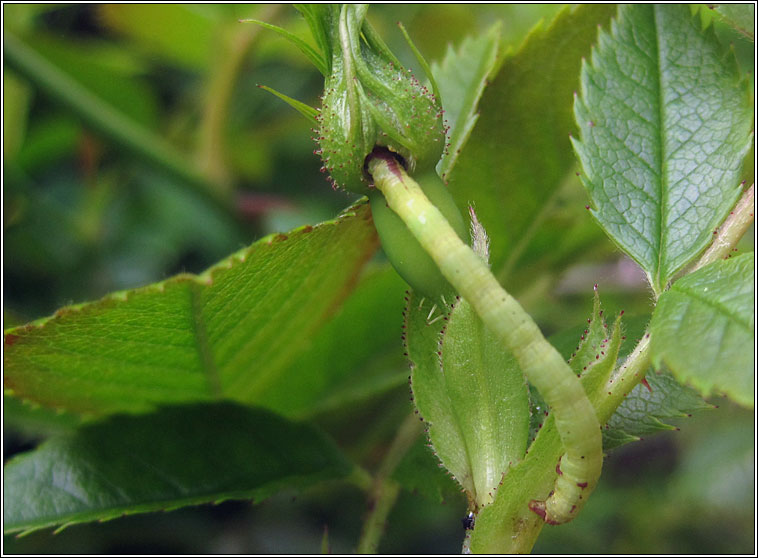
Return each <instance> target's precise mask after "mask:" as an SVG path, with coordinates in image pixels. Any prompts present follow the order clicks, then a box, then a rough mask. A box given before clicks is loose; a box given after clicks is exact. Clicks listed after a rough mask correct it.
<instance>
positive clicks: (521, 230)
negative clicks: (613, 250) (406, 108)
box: [443, 5, 615, 278]
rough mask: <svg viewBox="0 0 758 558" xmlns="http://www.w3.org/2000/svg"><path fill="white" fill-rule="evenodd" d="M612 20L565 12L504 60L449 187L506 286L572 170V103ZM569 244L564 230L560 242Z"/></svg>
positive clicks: (590, 12) (601, 12) (602, 13)
mask: <svg viewBox="0 0 758 558" xmlns="http://www.w3.org/2000/svg"><path fill="white" fill-rule="evenodd" d="M614 13H615V6H612V5H592V6H589V5H586V6H580V7H578V8H564V9H563V10H562V11H561V12H560V13H559V15H558V16H556V18H555V20H554V21H553V22H552V23H551V24H550V25H549V26H539V27H537V28H535V29H534V30H533V31H532V32H531V33H530V34H529V36H528V38H527V39H526V41H525V42H524V44H523V45H522V46H521V48H520V49H519V50H518V51H517V52H515V53H514V54H512V55H510V56H507V57H506V58H505V60H504V61H503V63H502V65H501V66H500V68H499V70H498V72H497V75H496V76H495V77H494V78H493V79H492V82H491V83H490V84H489V85H488V86H487V87H486V88H485V90H484V93H483V95H482V98H481V100H480V102H479V119H478V120H477V122H476V125H475V126H474V129H473V131H472V132H471V135H470V137H469V139H468V141H467V142H466V144H465V147H464V148H463V151H462V152H461V154H460V155H459V157H458V160H457V162H456V165H455V167H454V168H453V170H452V171H451V172H450V176H449V179H450V189H451V192H452V193H453V196H454V197H455V199H456V202H457V203H458V205H459V207H466V206H467V205H468V204H469V203H471V202H472V201H473V202H475V203H476V211H477V214H478V216H479V219H480V221H481V222H482V224H483V225H484V227H485V229H486V230H487V232H488V233H489V235H490V237H491V239H492V242H491V254H492V269H493V272H494V273H495V274H496V275H498V276H499V277H501V278H502V277H503V276H504V274H503V267H504V266H505V265H506V261H507V260H508V259H509V258H511V257H514V256H513V255H514V253H517V254H516V257H518V254H526V253H528V252H529V250H527V245H528V244H529V243H530V242H531V241H532V239H533V238H534V236H535V235H536V232H537V231H536V230H535V229H534V227H533V225H534V224H535V223H537V224H539V222H541V220H543V219H544V218H545V214H544V212H546V211H549V208H547V206H548V205H549V204H548V203H546V201H548V200H550V199H551V196H553V195H554V194H555V193H556V192H557V191H558V189H559V186H560V185H561V183H562V181H563V180H564V178H565V176H566V175H567V173H569V172H570V171H571V170H572V169H573V168H574V165H575V161H574V157H573V155H572V151H571V145H570V142H569V139H568V135H569V133H570V132H572V130H574V129H575V124H574V118H573V114H572V106H571V103H572V101H571V95H572V92H573V91H576V89H577V87H578V84H579V79H578V75H579V68H580V65H581V59H582V57H583V56H586V55H588V54H589V51H590V45H591V44H592V42H593V41H594V39H595V36H596V34H597V26H598V25H605V24H606V23H607V22H608V21H609V19H610V18H611V16H612V15H613V14H614ZM444 95H445V94H444V90H443V100H444ZM540 232H542V231H540ZM553 236H554V233H553ZM567 236H570V235H566V234H565V229H563V230H562V231H561V237H564V238H565V237H567ZM554 245H555V242H553V246H554ZM583 249H585V250H586V245H585V246H584V247H583Z"/></svg>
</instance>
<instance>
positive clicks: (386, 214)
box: [369, 173, 467, 299]
mask: <svg viewBox="0 0 758 558" xmlns="http://www.w3.org/2000/svg"><path fill="white" fill-rule="evenodd" d="M418 183H419V186H421V189H422V190H423V192H424V194H426V197H427V198H429V200H430V201H431V202H432V203H433V204H434V205H435V206H436V207H437V208H438V209H439V210H440V212H441V213H442V214H443V215H444V216H445V218H446V219H447V221H448V223H450V225H451V226H452V227H453V230H454V231H455V233H456V234H457V235H458V237H459V238H460V239H461V240H463V239H465V238H466V234H467V232H466V225H465V224H464V222H463V217H461V213H460V211H458V207H457V206H456V205H455V202H454V201H453V197H452V196H451V195H450V191H449V190H448V189H447V187H445V184H444V183H443V182H442V180H440V178H439V177H438V176H437V175H436V174H434V173H427V174H425V175H424V176H422V177H421V178H420V179H419V180H418ZM369 200H371V214H372V215H373V217H374V225H375V226H376V231H377V233H378V234H379V239H380V240H381V242H382V248H383V249H384V253H385V254H386V255H387V259H388V260H389V261H390V263H392V265H393V267H394V268H395V270H396V271H397V272H398V274H399V275H400V276H401V277H402V278H403V279H405V281H406V283H408V284H409V285H410V286H411V287H412V288H413V290H414V291H417V292H419V293H421V294H422V295H424V296H426V297H429V298H431V299H437V298H439V297H440V296H444V295H446V294H454V293H455V289H453V287H452V286H451V285H450V283H449V282H448V280H447V279H445V277H444V276H443V275H442V273H441V272H440V270H439V268H438V267H437V264H435V263H434V260H432V257H431V256H430V255H429V254H428V253H427V252H426V251H425V250H424V249H423V248H422V247H421V245H420V244H419V242H418V240H416V238H415V237H414V236H413V234H412V233H411V231H409V230H408V227H407V226H406V225H405V223H403V221H402V219H400V217H398V215H397V213H395V212H394V211H392V210H391V209H390V208H389V207H388V206H387V201H386V200H385V199H384V195H382V193H381V192H380V191H379V190H377V189H371V190H370V191H369Z"/></svg>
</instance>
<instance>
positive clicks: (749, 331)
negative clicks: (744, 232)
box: [650, 252, 755, 407]
mask: <svg viewBox="0 0 758 558" xmlns="http://www.w3.org/2000/svg"><path fill="white" fill-rule="evenodd" d="M754 270H755V259H754V254H753V253H752V252H751V253H749V254H742V255H740V256H737V257H734V258H729V259H727V260H719V261H716V262H713V263H711V264H709V265H707V266H705V267H702V268H700V269H699V270H697V271H694V272H693V273H690V274H689V275H686V276H684V277H682V278H681V279H679V280H678V281H677V282H676V283H674V284H673V285H672V287H671V289H670V290H668V291H666V292H664V293H663V294H662V295H661V297H660V299H659V301H658V305H657V306H656V308H655V312H654V313H653V320H652V321H651V323H650V334H651V336H652V339H651V351H652V357H653V363H654V365H655V366H660V365H661V364H666V366H667V367H668V368H669V369H670V370H671V372H672V373H673V374H674V376H675V377H676V378H677V379H678V380H679V381H680V382H688V383H690V384H692V385H693V386H694V387H695V388H696V389H697V390H698V391H699V392H700V393H702V394H703V395H708V394H710V393H711V392H714V391H715V392H723V393H725V394H726V395H727V396H729V397H730V398H731V399H733V400H734V401H736V402H737V403H740V404H741V405H745V406H748V407H752V406H753V404H754V399H753V397H754V389H755V360H754V353H753V348H754V347H755V271H754Z"/></svg>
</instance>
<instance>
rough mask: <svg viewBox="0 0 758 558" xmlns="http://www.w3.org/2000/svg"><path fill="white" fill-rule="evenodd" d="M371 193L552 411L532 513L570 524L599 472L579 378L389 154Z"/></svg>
mask: <svg viewBox="0 0 758 558" xmlns="http://www.w3.org/2000/svg"><path fill="white" fill-rule="evenodd" d="M368 171H369V173H370V174H371V176H372V177H373V179H374V186H375V187H376V189H377V190H378V191H380V192H381V194H382V195H383V196H384V199H385V200H386V202H387V205H388V207H389V208H390V209H391V210H392V211H393V212H394V213H396V214H397V216H398V217H399V218H400V219H401V220H402V221H403V223H405V225H406V227H407V228H408V230H409V231H410V232H411V234H412V235H413V236H414V237H415V238H416V240H417V241H418V243H419V245H420V246H421V247H422V248H423V250H424V251H425V252H426V253H428V254H429V255H430V256H431V258H432V260H433V261H434V262H435V263H436V265H437V267H438V268H439V270H440V271H441V273H442V275H443V276H444V278H445V279H446V280H447V281H448V282H449V283H450V285H452V287H453V288H454V289H455V290H456V291H457V292H458V293H459V294H460V295H461V296H462V297H463V298H465V299H466V300H467V301H468V302H469V304H471V305H472V306H473V307H474V309H475V310H476V312H477V314H478V315H479V317H480V318H481V319H482V321H483V322H484V324H485V325H486V326H487V327H489V328H490V329H491V330H492V331H493V332H494V333H495V334H496V335H497V336H498V338H499V339H501V340H502V342H503V344H504V345H505V346H506V347H507V348H508V349H509V350H510V351H511V352H512V353H513V354H514V356H515V357H516V359H517V361H518V363H519V366H520V367H521V369H522V371H523V372H524V374H525V375H526V377H527V379H528V380H529V381H530V382H531V383H532V385H534V386H535V387H536V388H537V390H538V391H539V392H540V393H541V395H542V397H543V398H544V400H545V402H546V403H547V404H548V405H549V406H550V408H551V410H552V414H553V416H554V418H555V423H556V427H557V430H558V433H559V436H560V438H561V442H562V443H563V446H564V450H565V453H564V454H563V456H562V457H561V459H560V462H559V464H558V465H557V466H556V472H557V473H558V476H557V479H556V482H555V485H554V488H553V492H552V493H551V494H550V496H549V497H548V498H547V500H545V501H537V500H534V501H532V502H531V503H530V506H529V507H530V509H532V511H534V512H535V513H537V514H538V515H540V516H541V517H542V518H543V519H544V520H545V522H547V523H550V524H559V523H565V522H567V521H570V520H571V519H573V518H574V517H575V516H576V514H577V513H578V512H579V510H580V509H581V507H582V505H583V504H584V502H585V501H586V500H587V497H588V496H589V494H590V493H591V492H592V490H593V489H594V488H595V485H596V484H597V480H598V478H599V476H600V470H601V468H602V437H601V432H600V424H599V422H598V419H597V416H596V414H595V409H594V408H593V406H592V404H591V403H590V401H589V399H588V398H587V395H586V393H585V392H584V389H583V388H582V385H581V383H580V382H579V379H578V378H577V377H576V375H575V374H574V373H573V372H572V371H571V369H570V367H569V366H568V364H567V363H566V362H565V361H564V360H563V357H561V355H560V354H559V353H558V352H557V351H556V350H555V348H554V347H553V346H552V345H551V344H550V343H549V342H548V341H547V340H546V339H545V338H544V336H543V335H542V332H541V331H540V330H539V328H538V327H537V325H536V324H535V323H534V321H533V320H532V319H531V317H530V316H529V315H528V314H527V313H526V312H525V311H524V310H523V308H521V306H520V305H519V304H518V302H517V301H516V300H515V299H514V298H513V297H512V296H510V295H509V294H508V293H507V292H505V291H504V290H503V288H502V287H501V286H500V284H499V283H498V282H497V280H496V279H495V277H494V276H493V275H492V273H491V272H490V270H489V268H488V267H487V265H486V264H485V263H484V262H483V261H482V259H481V258H480V257H479V256H477V255H476V254H475V253H474V251H473V250H472V249H471V248H470V247H469V246H468V245H466V244H465V243H464V242H463V241H462V240H461V238H460V237H459V235H458V234H457V233H456V232H455V231H454V230H453V228H452V227H451V226H450V225H449V224H448V222H447V220H446V218H445V217H444V215H443V214H442V213H441V212H440V210H439V209H438V208H437V207H435V205H434V204H433V203H432V202H430V200H429V199H428V198H427V197H426V196H425V195H424V192H423V191H422V189H421V188H420V186H419V185H418V184H417V183H416V182H415V181H414V180H413V179H412V178H410V177H409V176H408V175H407V173H406V172H405V170H404V169H403V168H402V166H401V165H399V164H398V162H397V161H396V160H395V159H394V157H392V155H390V154H389V153H386V154H382V153H377V154H375V155H374V156H373V157H372V158H370V159H369V161H368Z"/></svg>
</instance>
